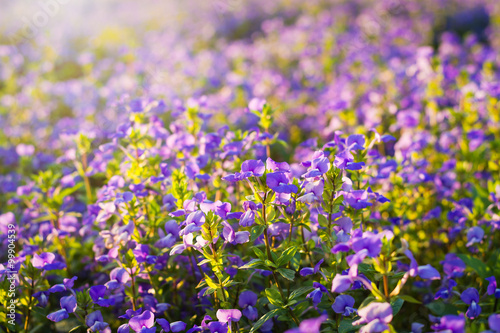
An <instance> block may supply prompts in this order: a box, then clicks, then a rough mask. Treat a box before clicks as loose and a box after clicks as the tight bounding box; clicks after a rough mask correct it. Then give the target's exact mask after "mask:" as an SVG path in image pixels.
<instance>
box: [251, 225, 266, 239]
mask: <svg viewBox="0 0 500 333" xmlns="http://www.w3.org/2000/svg"><path fill="white" fill-rule="evenodd" d="M265 228H266V227H265V226H263V225H256V226H255V227H253V228H252V230H251V231H250V240H251V241H252V242H253V241H255V240H256V239H257V238H259V236H260V235H262V233H263V232H264V229H265Z"/></svg>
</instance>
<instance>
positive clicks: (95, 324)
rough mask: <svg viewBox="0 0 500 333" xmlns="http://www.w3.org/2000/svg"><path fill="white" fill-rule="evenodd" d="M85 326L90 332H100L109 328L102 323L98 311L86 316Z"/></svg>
mask: <svg viewBox="0 0 500 333" xmlns="http://www.w3.org/2000/svg"><path fill="white" fill-rule="evenodd" d="M85 324H86V325H87V326H88V327H89V328H90V331H91V332H100V331H103V330H104V329H106V328H107V327H108V326H109V325H108V323H106V322H104V319H103V317H102V314H101V311H99V310H97V311H94V312H92V313H90V314H88V315H87V317H86V318H85Z"/></svg>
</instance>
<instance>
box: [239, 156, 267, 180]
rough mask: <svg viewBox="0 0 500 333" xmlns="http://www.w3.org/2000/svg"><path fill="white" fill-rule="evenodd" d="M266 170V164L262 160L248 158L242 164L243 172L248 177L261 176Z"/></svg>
mask: <svg viewBox="0 0 500 333" xmlns="http://www.w3.org/2000/svg"><path fill="white" fill-rule="evenodd" d="M265 171H266V166H265V165H264V163H263V162H262V161H261V160H247V161H245V162H243V163H242V164H241V173H242V174H244V175H245V178H248V177H252V176H253V177H261V176H262V175H263V174H264V172H265Z"/></svg>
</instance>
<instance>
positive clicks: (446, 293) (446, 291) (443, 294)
mask: <svg viewBox="0 0 500 333" xmlns="http://www.w3.org/2000/svg"><path fill="white" fill-rule="evenodd" d="M447 283H448V284H447V286H445V287H442V288H441V289H439V290H438V291H437V292H436V295H435V296H434V299H440V298H443V299H447V298H449V297H450V296H451V293H452V290H453V287H456V285H457V283H456V282H455V281H454V280H451V279H450V280H448V281H447Z"/></svg>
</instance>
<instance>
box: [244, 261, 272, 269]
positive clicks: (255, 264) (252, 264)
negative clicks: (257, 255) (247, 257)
mask: <svg viewBox="0 0 500 333" xmlns="http://www.w3.org/2000/svg"><path fill="white" fill-rule="evenodd" d="M248 268H259V269H267V266H266V265H265V264H264V261H262V260H260V259H254V260H252V261H250V262H249V263H248V264H246V265H243V266H241V267H240V269H248Z"/></svg>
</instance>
